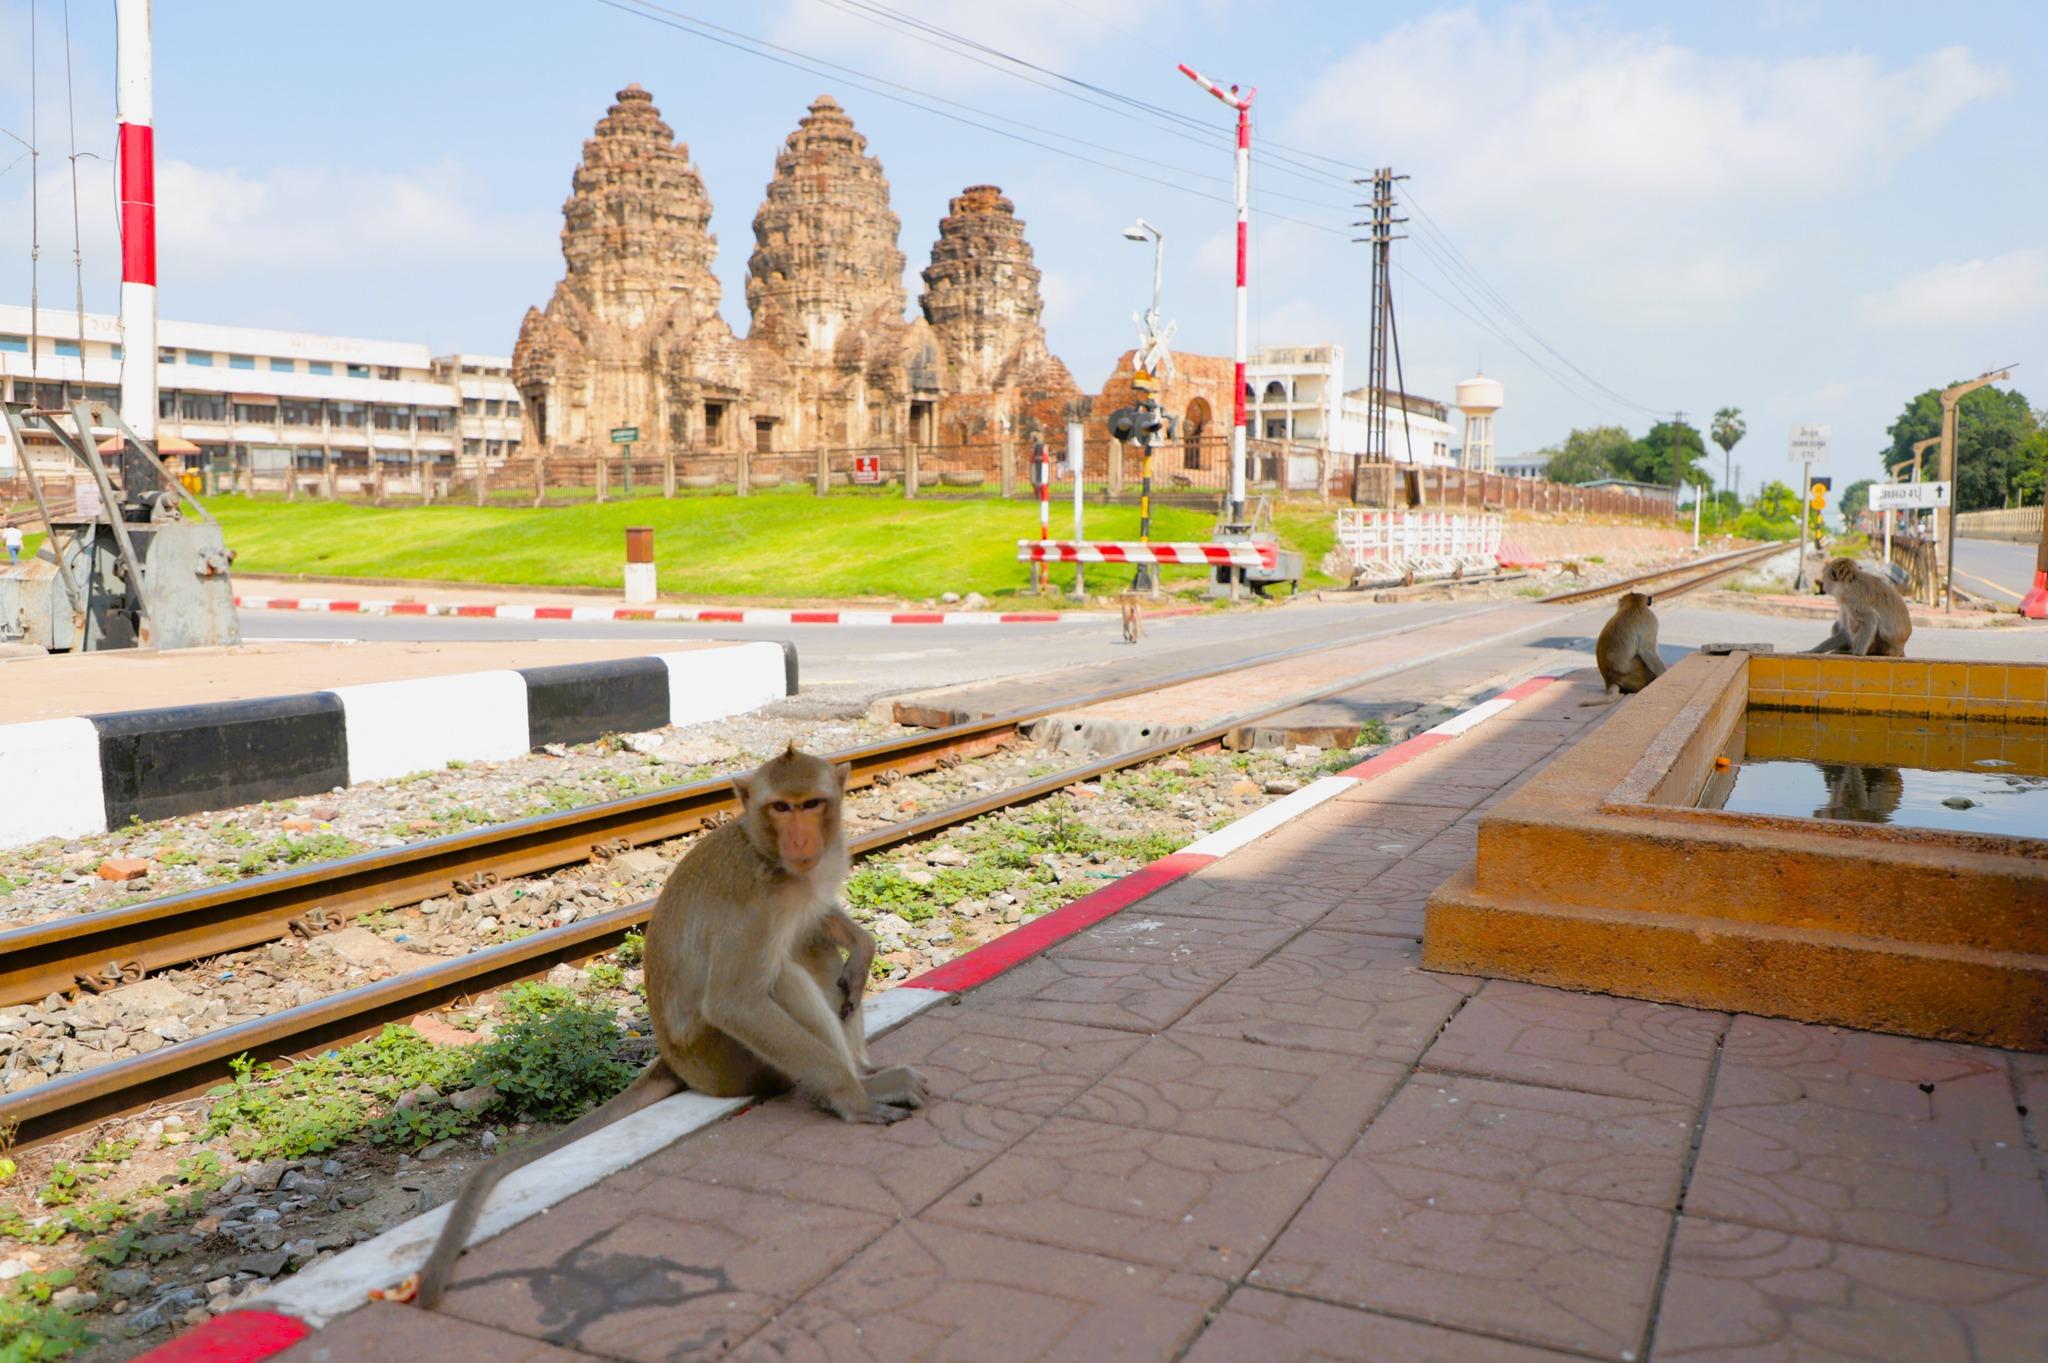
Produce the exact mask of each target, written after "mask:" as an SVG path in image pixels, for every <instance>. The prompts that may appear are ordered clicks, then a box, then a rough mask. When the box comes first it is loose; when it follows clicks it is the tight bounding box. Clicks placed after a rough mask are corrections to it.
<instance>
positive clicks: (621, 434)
mask: <svg viewBox="0 0 2048 1363" xmlns="http://www.w3.org/2000/svg"><path fill="white" fill-rule="evenodd" d="M639 438H640V428H639V427H638V426H614V427H612V443H613V444H614V445H630V444H632V443H633V442H634V441H636V440H638V439H639Z"/></svg>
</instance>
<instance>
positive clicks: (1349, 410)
mask: <svg viewBox="0 0 2048 1363" xmlns="http://www.w3.org/2000/svg"><path fill="white" fill-rule="evenodd" d="M1244 375H1245V423H1246V425H1247V426H1248V427H1249V428H1250V432H1251V435H1252V436H1253V437H1254V438H1255V439H1264V440H1289V441H1294V442H1296V443H1299V444H1306V445H1320V444H1322V443H1323V442H1324V441H1325V440H1327V441H1328V442H1329V448H1330V451H1331V453H1333V454H1364V453H1365V452H1366V445H1367V440H1366V435H1367V421H1366V418H1367V413H1368V405H1369V404H1368V403H1367V400H1366V390H1365V389H1364V388H1353V389H1350V390H1349V391H1346V389H1345V387H1344V347H1343V346H1340V345H1314V346H1266V347H1263V348H1262V349H1260V350H1259V352H1258V353H1257V354H1256V355H1255V356H1253V358H1252V359H1251V360H1250V361H1249V362H1247V363H1246V365H1245V371H1244ZM1404 413H1405V415H1406V420H1405V422H1404V421H1403V419H1402V418H1403V415H1404ZM1454 436H1455V429H1454V428H1453V426H1452V425H1451V420H1450V409H1449V407H1447V406H1446V405H1445V404H1443V403H1441V402H1437V401H1436V400H1434V399H1432V398H1424V397H1417V396H1416V395H1414V394H1412V393H1394V392H1390V393H1388V394H1387V457H1388V458H1389V459H1392V460H1394V461H1395V462H1396V463H1404V464H1438V465H1447V464H1451V463H1453V462H1454V456H1455V450H1454V446H1453V438H1454Z"/></svg>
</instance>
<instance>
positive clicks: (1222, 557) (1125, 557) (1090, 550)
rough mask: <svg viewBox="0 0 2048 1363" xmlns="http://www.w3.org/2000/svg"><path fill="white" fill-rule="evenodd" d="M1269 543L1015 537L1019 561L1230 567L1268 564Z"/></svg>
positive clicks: (1272, 556)
mask: <svg viewBox="0 0 2048 1363" xmlns="http://www.w3.org/2000/svg"><path fill="white" fill-rule="evenodd" d="M1279 555H1280V551H1279V549H1278V548H1277V547H1276V546H1274V545H1271V544H1249V543H1245V544H1196V543H1194V542H1192V541H1179V542H1175V541H1151V542H1148V541H1144V540H1086V541H1078V542H1077V541H1075V540H1018V541H1017V561H1018V562H1019V563H1192V564H1195V565H1196V566H1198V567H1199V566H1202V565H1209V564H1213V565H1215V566H1218V567H1230V568H1272V567H1274V566H1276V565H1277V564H1278V562H1279Z"/></svg>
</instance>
